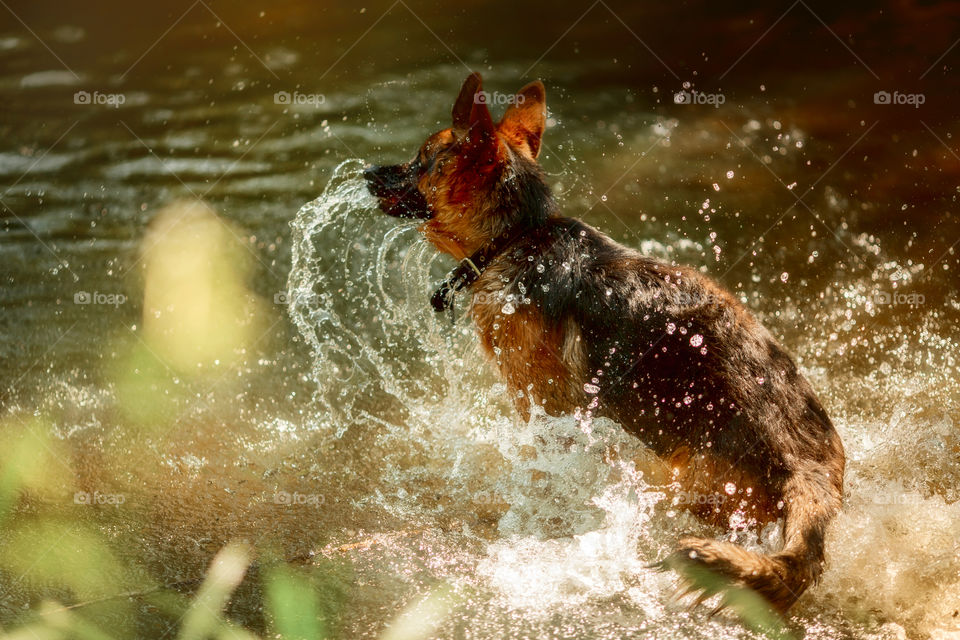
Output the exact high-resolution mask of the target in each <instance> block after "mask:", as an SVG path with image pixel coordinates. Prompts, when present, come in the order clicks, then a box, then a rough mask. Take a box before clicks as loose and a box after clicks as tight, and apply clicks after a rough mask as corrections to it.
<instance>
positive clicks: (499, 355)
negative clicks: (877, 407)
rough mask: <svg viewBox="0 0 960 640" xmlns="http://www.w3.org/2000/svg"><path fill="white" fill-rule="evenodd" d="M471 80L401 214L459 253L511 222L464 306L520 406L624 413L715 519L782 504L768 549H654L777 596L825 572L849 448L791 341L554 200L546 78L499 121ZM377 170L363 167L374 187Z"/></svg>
mask: <svg viewBox="0 0 960 640" xmlns="http://www.w3.org/2000/svg"><path fill="white" fill-rule="evenodd" d="M478 91H480V79H479V76H477V75H476V74H474V75H473V76H470V77H469V78H468V79H467V81H466V82H465V83H464V87H463V89H462V90H461V94H460V97H459V98H458V99H457V104H456V105H455V107H454V127H452V128H451V129H446V130H444V131H441V132H439V133H437V134H435V135H434V136H431V137H430V138H428V140H427V142H426V143H425V144H424V147H423V148H422V149H421V150H420V152H419V153H418V156H417V158H416V159H415V160H414V161H412V162H411V163H407V164H406V165H401V167H405V169H403V170H402V171H398V170H396V169H395V168H394V169H392V170H393V171H394V172H395V173H398V174H404V175H407V174H409V175H413V176H415V177H414V178H411V180H413V181H414V182H413V184H414V185H415V188H416V190H417V192H418V195H420V196H422V198H423V200H424V203H425V204H424V205H421V206H425V209H423V210H418V211H415V212H414V213H415V214H416V215H414V216H413V217H424V218H425V219H426V221H425V222H424V223H423V224H422V226H421V231H423V233H424V235H425V236H426V237H427V239H429V240H430V241H431V242H433V243H434V244H435V245H436V246H437V248H438V249H440V250H441V251H444V252H446V253H449V254H451V255H452V256H454V257H455V258H458V259H462V258H464V257H465V256H469V255H471V254H472V253H473V252H474V251H476V250H477V249H478V248H480V247H483V246H484V245H486V244H487V243H489V242H491V241H492V240H493V239H495V238H497V237H499V236H502V235H503V234H506V233H510V234H513V235H515V239H514V240H513V241H512V242H511V244H510V245H509V246H508V247H507V248H506V249H505V250H504V251H502V252H501V253H500V254H499V255H498V256H497V257H496V258H495V259H494V261H493V262H492V263H491V264H490V266H489V267H488V268H487V269H486V270H485V271H484V272H483V275H482V276H481V277H480V279H479V280H478V281H477V282H475V283H474V284H473V286H472V288H471V294H472V305H471V314H472V317H473V319H474V322H475V323H476V326H477V329H478V332H479V335H480V340H481V343H482V345H483V347H484V349H485V350H486V351H487V353H488V354H489V355H490V356H491V358H492V359H493V361H494V362H495V363H496V365H497V367H498V368H499V370H500V373H501V375H502V376H503V377H504V379H505V380H506V382H507V383H508V385H509V386H510V387H511V389H512V391H513V392H514V394H513V395H514V396H515V397H517V401H516V402H517V408H518V410H519V411H520V412H521V413H522V414H523V415H525V416H528V415H529V412H530V408H531V403H536V404H537V405H541V406H542V407H543V408H544V409H545V411H546V412H547V413H548V414H551V415H560V414H569V413H573V412H575V411H578V410H579V411H581V412H584V413H589V414H592V415H595V416H607V417H610V418H612V419H614V420H616V421H618V422H619V423H620V424H622V425H623V426H624V427H625V428H626V429H628V430H629V431H630V432H631V433H633V434H634V435H636V436H637V437H638V438H640V439H641V440H642V441H643V442H644V443H645V444H646V445H647V446H648V447H650V448H651V449H652V450H653V451H654V452H655V453H656V454H657V455H658V456H659V457H660V458H661V459H662V460H664V461H665V462H666V464H667V465H668V466H669V467H670V468H671V470H672V473H673V478H674V480H675V481H676V482H677V483H678V484H679V486H680V488H681V490H682V491H685V492H688V493H690V494H697V495H713V496H717V497H718V500H715V501H709V502H708V504H692V505H690V507H691V510H692V511H694V512H695V513H696V514H697V515H698V516H700V517H701V518H704V519H705V520H707V521H709V522H712V523H715V524H718V525H721V526H723V525H726V524H728V522H729V518H730V516H731V515H733V514H734V513H735V512H739V513H743V514H745V515H746V516H747V517H749V518H752V519H753V520H754V521H755V522H756V523H757V524H763V523H766V522H771V521H775V520H777V519H778V518H780V517H783V518H784V547H783V549H782V550H781V551H780V552H779V553H777V554H774V555H771V556H764V555H760V554H757V553H754V552H751V551H747V550H746V549H743V548H742V547H739V546H736V545H733V544H730V543H727V542H719V541H716V540H710V539H702V538H684V539H681V540H680V542H679V547H678V550H677V551H676V552H675V553H674V554H673V555H672V556H670V557H669V558H667V559H666V560H665V561H664V563H663V566H664V567H669V568H676V569H683V567H684V566H689V565H690V564H694V565H699V566H702V567H706V568H708V569H711V570H713V571H715V572H718V573H720V574H721V575H723V576H725V577H726V578H727V579H729V580H730V581H732V582H734V583H736V584H738V585H741V586H746V587H749V588H752V589H754V590H755V591H756V592H758V593H760V594H761V595H763V596H764V597H765V598H767V600H768V601H769V602H770V603H771V604H772V605H773V606H774V607H775V608H777V609H778V610H780V611H786V610H787V609H788V608H789V607H790V606H792V605H793V603H794V602H795V601H796V599H797V598H798V597H799V596H800V594H802V593H803V591H804V590H805V589H806V588H807V587H809V586H810V585H811V584H813V583H815V582H816V581H817V579H818V578H819V576H820V574H821V572H822V570H823V562H824V535H825V530H826V527H827V524H828V523H829V521H830V520H831V518H832V517H833V516H834V515H835V514H836V513H837V511H838V510H839V508H840V503H841V496H842V484H843V469H844V453H843V446H842V444H841V442H840V439H839V437H838V435H837V433H836V431H835V430H834V428H833V425H832V423H831V421H830V418H829V417H828V416H827V414H826V412H825V411H824V410H823V408H822V407H821V405H820V403H819V401H818V400H817V397H816V395H815V394H814V392H813V390H812V389H811V387H810V385H809V383H808V382H807V381H806V380H805V379H804V377H803V376H802V375H801V374H800V372H799V371H798V370H797V367H796V365H795V364H794V362H793V360H792V359H791V358H790V356H789V355H787V354H786V352H785V351H784V350H783V348H782V347H781V346H780V345H779V344H778V343H777V341H776V340H775V339H774V338H773V336H771V334H770V333H769V332H768V331H767V330H766V329H765V328H764V327H763V326H761V325H760V324H759V323H758V322H757V321H756V319H755V318H754V317H753V316H752V315H751V313H750V312H749V311H748V310H747V309H746V308H745V307H744V306H743V305H741V304H740V303H739V302H738V301H737V300H736V299H735V298H734V297H733V296H732V295H730V294H729V293H728V292H727V291H725V290H724V289H723V288H722V287H720V285H719V284H717V283H716V282H714V281H713V280H711V279H710V278H708V277H707V276H705V275H703V274H701V273H699V272H698V271H695V270H693V269H691V268H689V267H683V266H676V265H671V264H668V263H665V262H662V261H659V260H656V259H653V258H650V257H647V256H644V255H642V254H640V253H639V252H637V251H635V250H633V249H630V248H628V247H625V246H622V245H620V244H617V243H616V242H614V241H613V240H611V239H610V238H609V237H607V236H606V235H604V234H603V233H601V232H599V231H598V230H596V229H594V228H593V227H590V226H589V225H587V224H584V223H583V222H580V221H577V220H574V219H571V218H565V217H562V216H560V215H559V212H558V211H557V207H556V205H555V204H554V202H553V200H552V198H551V196H550V190H549V188H548V187H547V185H546V183H545V181H544V177H543V174H542V171H541V170H540V168H539V165H538V164H537V162H536V155H537V152H538V151H539V139H540V135H541V134H542V132H543V123H542V122H543V116H544V115H545V108H544V106H543V86H542V85H540V84H539V83H533V84H531V85H528V86H527V87H525V88H524V89H522V90H521V92H520V93H519V94H518V95H524V96H525V97H526V98H527V100H526V101H525V102H524V106H522V107H511V108H510V109H509V110H508V111H507V113H506V114H505V116H504V118H503V119H502V120H501V121H500V122H499V123H497V124H494V123H493V122H492V120H491V119H490V115H489V111H487V108H486V105H480V106H479V107H478V106H477V104H476V102H475V101H474V102H473V104H470V103H469V101H468V100H466V99H465V98H464V96H465V95H466V96H468V97H472V96H473V95H475V94H476V92H478ZM382 171H383V169H382V168H379V167H373V168H371V169H369V170H368V171H367V179H368V181H370V183H371V190H372V191H374V193H377V189H378V188H380V187H378V185H382V182H378V181H379V180H381V178H380V175H381V173H382ZM407 188H410V185H407ZM381 191H382V188H381ZM381 200H383V201H385V202H386V201H387V200H389V198H386V199H385V198H383V196H381ZM387 209H388V207H386V206H385V210H387ZM389 212H390V211H388V213H389ZM394 215H396V213H394ZM517 230H519V231H520V233H516V232H517ZM507 302H509V303H510V305H511V306H512V307H513V312H512V313H505V312H504V305H505V304H506V303H507ZM507 308H508V309H509V307H507ZM695 336H696V337H695ZM585 384H588V385H591V386H588V387H587V388H588V389H591V390H593V389H594V388H598V389H599V391H598V392H597V393H590V392H588V391H585V388H584V385H585ZM517 392H522V394H518V393H517Z"/></svg>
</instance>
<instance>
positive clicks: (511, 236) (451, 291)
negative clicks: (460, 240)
mask: <svg viewBox="0 0 960 640" xmlns="http://www.w3.org/2000/svg"><path fill="white" fill-rule="evenodd" d="M519 235H520V232H519V231H518V232H514V233H505V234H503V235H501V236H500V237H498V238H496V239H494V240H493V241H492V242H491V243H490V244H488V245H486V246H485V247H481V248H480V249H478V250H477V251H476V252H474V254H473V255H471V256H470V257H468V258H464V259H463V260H461V261H460V264H459V265H457V267H456V268H455V269H454V270H453V271H451V272H450V273H448V274H447V279H446V280H444V281H443V282H441V283H440V286H439V287H438V288H437V290H436V291H434V292H433V296H431V297H430V304H431V305H432V306H433V310H434V311H436V312H437V313H443V312H444V311H446V310H447V309H449V310H450V320H451V322H452V321H453V319H454V310H453V298H454V296H455V295H456V294H457V293H458V292H459V291H461V290H462V289H464V288H466V287H469V286H470V285H472V284H473V283H474V282H476V281H477V280H479V279H480V276H482V275H483V272H484V271H485V270H486V268H487V267H489V266H490V263H491V262H493V260H494V258H496V257H497V256H498V255H500V254H501V253H503V251H504V249H506V248H507V247H508V246H510V244H511V243H513V241H514V240H515V239H516V238H517V237H518V236H519Z"/></svg>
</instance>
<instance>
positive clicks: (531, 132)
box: [498, 80, 547, 158]
mask: <svg viewBox="0 0 960 640" xmlns="http://www.w3.org/2000/svg"><path fill="white" fill-rule="evenodd" d="M546 124H547V95H546V90H545V89H544V88H543V83H542V82H540V81H539V80H537V81H535V82H531V83H530V84H528V85H527V86H525V87H524V88H523V89H520V91H518V92H517V94H516V95H515V96H514V97H513V103H512V104H511V105H510V106H509V107H507V112H506V113H504V114H503V118H501V119H500V124H499V125H498V127H499V129H500V133H502V134H503V135H504V136H505V137H506V138H507V139H508V140H510V142H512V143H513V144H514V146H518V147H521V148H522V147H526V148H527V149H529V150H530V155H531V157H533V158H536V157H537V156H538V155H540V138H541V137H542V136H543V129H544V127H545V126H546Z"/></svg>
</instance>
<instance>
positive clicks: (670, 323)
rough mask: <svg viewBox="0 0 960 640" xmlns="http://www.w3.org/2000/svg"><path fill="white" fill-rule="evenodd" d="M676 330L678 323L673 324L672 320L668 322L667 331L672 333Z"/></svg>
mask: <svg viewBox="0 0 960 640" xmlns="http://www.w3.org/2000/svg"><path fill="white" fill-rule="evenodd" d="M676 330H677V325H675V324H673V323H672V322H668V323H667V333H669V334H672V333H673V332H674V331H676Z"/></svg>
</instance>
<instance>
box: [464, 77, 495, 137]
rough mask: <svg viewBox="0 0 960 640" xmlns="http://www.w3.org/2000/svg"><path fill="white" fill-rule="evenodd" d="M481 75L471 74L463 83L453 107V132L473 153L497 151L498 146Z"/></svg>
mask: <svg viewBox="0 0 960 640" xmlns="http://www.w3.org/2000/svg"><path fill="white" fill-rule="evenodd" d="M481 82H482V81H481V79H480V74H479V73H471V74H470V75H469V76H467V79H466V80H464V81H463V86H462V87H461V88H460V95H458V96H457V101H456V102H455V103H454V105H453V131H454V134H455V135H457V136H458V137H460V138H462V139H463V140H464V148H465V149H467V150H471V151H475V152H478V151H481V150H484V151H495V150H496V148H497V146H498V141H497V134H496V129H495V126H494V124H493V117H492V116H491V115H490V109H489V108H488V107H487V100H486V94H485V93H484V92H483V87H482V84H481Z"/></svg>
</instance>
